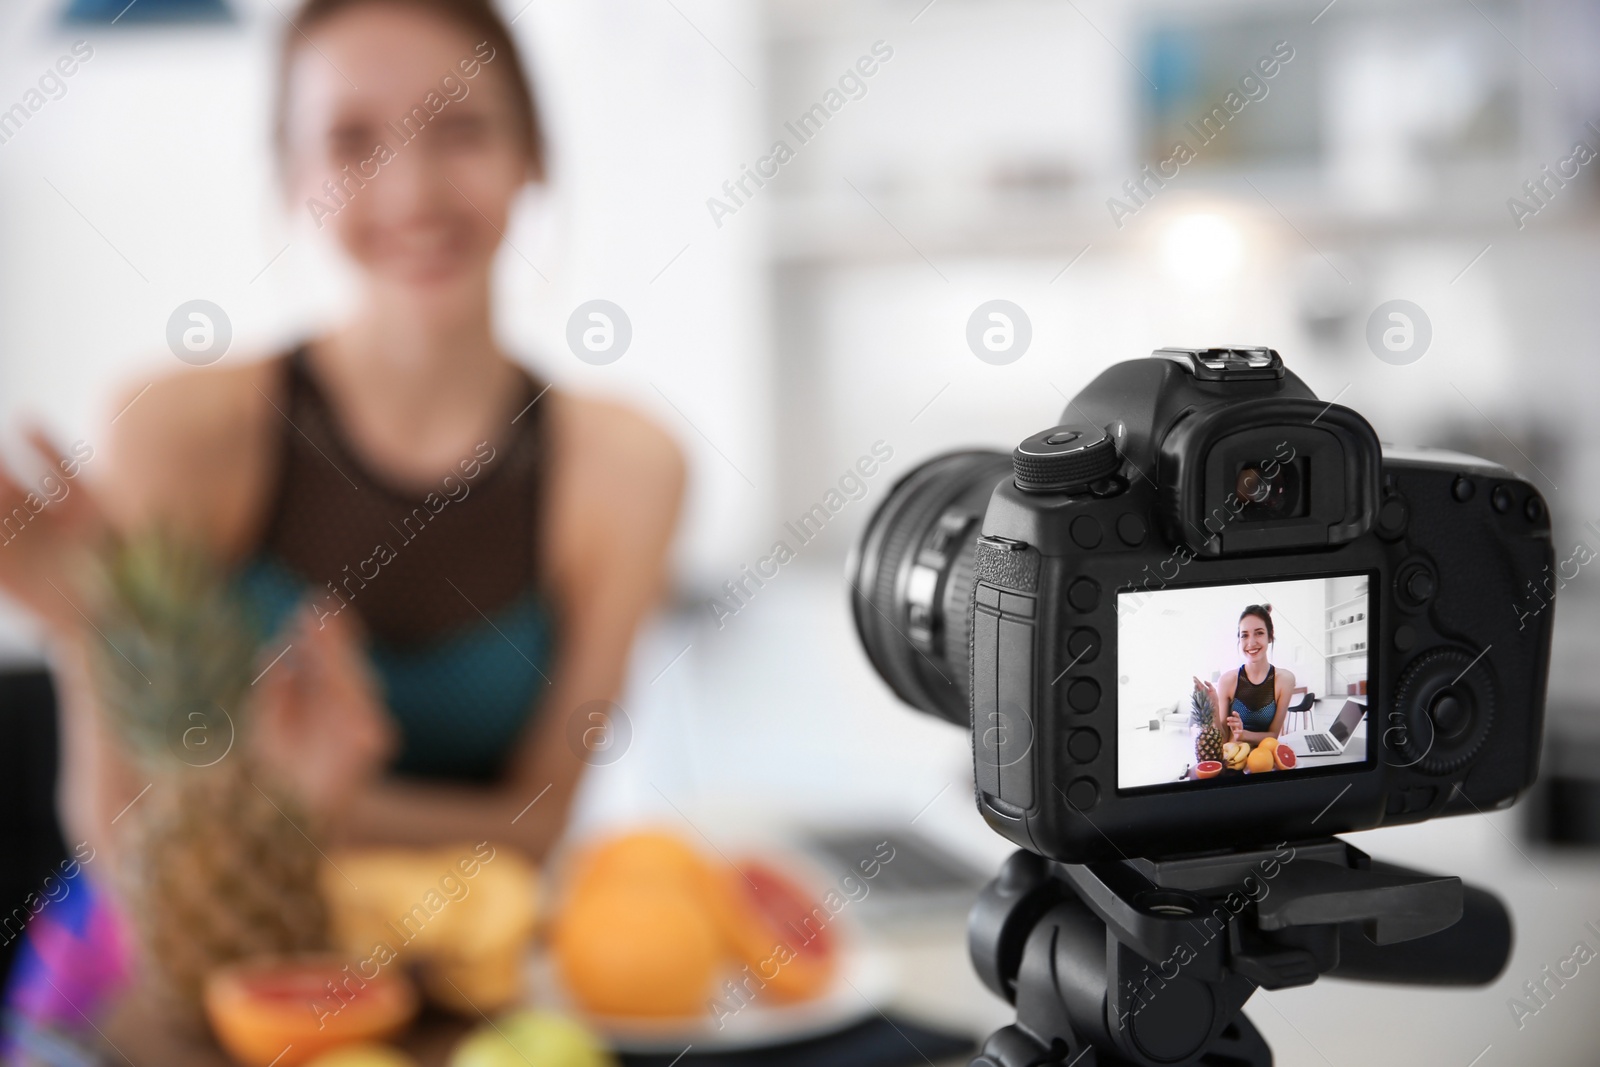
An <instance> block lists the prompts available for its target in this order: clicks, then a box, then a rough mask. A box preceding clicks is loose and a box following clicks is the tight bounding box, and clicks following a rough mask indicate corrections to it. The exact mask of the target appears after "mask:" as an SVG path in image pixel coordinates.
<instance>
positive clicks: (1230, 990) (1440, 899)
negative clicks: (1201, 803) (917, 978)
mask: <svg viewBox="0 0 1600 1067" xmlns="http://www.w3.org/2000/svg"><path fill="white" fill-rule="evenodd" d="M968 942H969V947H970V949H971V952H972V959H973V962H974V964H975V965H976V967H977V969H978V974H979V976H980V977H981V978H982V979H983V981H984V983H985V984H986V985H988V986H989V988H990V989H993V990H994V991H995V992H996V993H998V994H1000V995H1001V996H1003V997H1005V998H1006V999H1007V1000H1009V1001H1010V1002H1011V1003H1013V1004H1015V1005H1016V1008H1017V1021H1016V1023H1015V1024H1014V1025H1012V1026H1008V1027H1005V1028H1004V1029H1002V1030H998V1031H996V1032H995V1033H993V1034H991V1035H990V1036H989V1039H988V1040H987V1041H986V1042H984V1045H983V1050H982V1052H981V1053H980V1055H979V1056H978V1058H977V1059H975V1060H973V1061H972V1067H1040V1065H1046V1064H1060V1065H1066V1064H1072V1065H1074V1067H1128V1065H1139V1067H1156V1065H1160V1067H1177V1065H1185V1064H1189V1065H1204V1067H1271V1064H1272V1050H1271V1049H1269V1048H1268V1047H1267V1044H1266V1042H1265V1041H1264V1040H1263V1039H1262V1037H1261V1035H1260V1034H1259V1033H1258V1032H1257V1031H1256V1029H1255V1027H1254V1026H1252V1025H1250V1021H1249V1020H1248V1019H1247V1018H1245V1016H1244V1015H1243V1014H1242V1013H1241V1011H1240V1009H1242V1008H1243V1007H1244V1003H1245V1001H1247V1000H1249V999H1250V995H1251V994H1252V993H1254V992H1255V991H1256V989H1257V988H1258V987H1261V988H1265V989H1283V988H1287V987H1289V986H1297V985H1307V984H1309V983H1311V982H1314V981H1316V979H1317V977H1318V976H1319V975H1322V974H1331V975H1334V976H1335V977H1339V978H1354V979H1361V980H1366V981H1379V982H1397V983H1409V984H1416V985H1479V984H1484V983H1487V982H1490V981H1493V980H1494V978H1495V977H1496V976H1497V975H1498V974H1499V973H1500V971H1501V970H1502V969H1503V968H1504V967H1505V964H1506V960H1507V959H1508V957H1509V956H1510V954H1511V918H1510V915H1509V914H1508V913H1507V911H1506V909H1505V906H1504V905H1503V904H1501V903H1500V901H1499V900H1498V899H1497V898H1496V897H1495V896H1493V895H1492V894H1490V893H1489V892H1487V891H1485V890H1482V889H1478V888H1475V887H1469V886H1464V885H1463V884H1462V882H1461V879H1459V878H1455V877H1448V876H1436V875H1428V874H1421V873H1419V872H1416V871H1411V870H1407V869H1405V868H1403V867H1395V866H1391V865H1388V864H1384V863H1378V862H1374V861H1373V860H1372V859H1370V858H1369V857H1368V856H1367V855H1366V853H1364V852H1362V851H1360V850H1359V849H1357V848H1355V847H1353V846H1351V845H1349V844H1346V843H1345V842H1344V841H1341V840H1338V839H1337V838H1323V839H1320V840H1316V841H1310V842H1297V843H1294V844H1292V845H1289V844H1285V845H1282V846H1279V848H1277V849H1276V850H1257V851H1237V852H1225V853H1219V854H1211V855H1203V856H1189V857H1184V858H1180V859H1173V860H1142V859H1140V860H1128V861H1119V862H1108V863H1093V864H1088V865H1077V864H1063V863H1054V862H1052V861H1050V860H1046V859H1043V858H1042V857H1040V856H1037V855H1035V854H1033V853H1031V852H1018V853H1016V854H1015V855H1013V856H1012V857H1011V858H1010V859H1009V860H1007V861H1006V863H1005V866H1004V867H1002V868H1001V872H1000V876H999V877H998V878H996V879H995V880H994V881H992V882H990V883H989V885H988V886H987V887H986V888H985V889H984V891H983V893H982V895H981V896H980V897H979V898H978V902H977V904H975V905H974V906H973V909H972V915H971V919H970V920H969V925H968ZM1396 945H1398V946H1399V947H1398V948H1396V947H1394V946H1396Z"/></svg>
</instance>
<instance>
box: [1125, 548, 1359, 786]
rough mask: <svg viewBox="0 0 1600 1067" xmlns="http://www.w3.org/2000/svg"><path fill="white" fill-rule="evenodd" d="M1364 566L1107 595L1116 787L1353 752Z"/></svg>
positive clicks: (1310, 762)
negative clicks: (1111, 607) (1112, 605)
mask: <svg viewBox="0 0 1600 1067" xmlns="http://www.w3.org/2000/svg"><path fill="white" fill-rule="evenodd" d="M1372 581H1373V576H1372V575H1369V574H1350V575H1340V576H1337V577H1331V578H1302V579H1295V580H1292V581H1278V582H1245V583H1240V584H1230V585H1210V586H1190V587H1185V588H1181V589H1159V590H1154V591H1151V590H1135V591H1132V592H1123V593H1119V594H1118V596H1117V787H1118V788H1119V789H1147V788H1150V787H1153V786H1163V785H1170V784H1173V783H1178V782H1204V781H1213V780H1214V781H1218V782H1226V781H1234V782H1239V781H1245V780H1246V776H1251V777H1254V776H1256V775H1261V774H1268V773H1272V774H1292V773H1295V772H1297V771H1304V770H1314V769H1319V768H1327V767H1337V766H1341V765H1350V764H1363V763H1365V762H1366V761H1367V758H1368V757H1367V714H1366V713H1367V677H1368V675H1367V652H1368V649H1369V647H1370V646H1371V643H1372V633H1373V630H1372V612H1371V609H1370V606H1369V603H1368V599H1369V596H1370V594H1369V590H1370V588H1371V585H1372Z"/></svg>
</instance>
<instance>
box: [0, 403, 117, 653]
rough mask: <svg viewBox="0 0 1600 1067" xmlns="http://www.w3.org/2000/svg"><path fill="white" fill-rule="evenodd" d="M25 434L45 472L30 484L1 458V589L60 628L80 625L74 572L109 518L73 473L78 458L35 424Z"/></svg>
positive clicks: (43, 620) (53, 628) (77, 468)
mask: <svg viewBox="0 0 1600 1067" xmlns="http://www.w3.org/2000/svg"><path fill="white" fill-rule="evenodd" d="M26 436H27V439H28V444H29V445H31V446H32V448H33V451H34V452H35V454H37V456H38V457H39V459H40V460H42V461H43V464H44V466H45V467H46V468H47V471H46V473H45V474H42V475H40V476H39V483H38V485H37V487H33V488H30V487H29V485H28V484H27V482H26V480H25V479H24V478H23V477H21V476H20V473H19V472H17V471H13V470H8V469H6V467H4V466H3V465H0V522H3V525H0V592H4V593H5V594H6V595H7V596H10V597H11V598H12V599H13V600H15V601H17V602H18V603H19V604H21V605H22V606H23V607H25V608H26V609H27V610H28V611H29V612H31V613H32V614H33V615H34V617H35V618H37V619H38V620H39V621H40V622H41V623H43V624H44V625H45V627H46V628H47V629H49V630H50V631H52V632H53V633H57V634H59V633H63V632H67V631H71V630H76V629H77V628H78V627H80V626H82V624H83V619H82V617H81V616H80V615H79V614H78V611H77V608H76V607H75V606H74V600H73V595H74V576H75V574H76V573H77V568H78V565H79V561H80V560H81V559H82V557H84V556H85V555H86V554H87V553H88V552H89V551H90V550H91V549H93V548H94V547H95V546H96V545H97V544H98V543H99V542H100V541H101V540H102V539H103V538H104V537H105V536H106V535H107V533H108V532H109V531H110V524H109V523H108V522H107V520H106V516H105V512H104V511H103V510H102V508H101V506H100V502H99V501H97V500H96V499H95V498H94V496H93V495H92V494H91V493H90V492H89V487H88V486H87V485H85V484H84V483H83V482H82V481H81V480H78V474H79V472H80V470H81V467H82V460H81V459H71V458H68V457H67V456H65V455H63V454H62V453H61V451H60V449H58V448H56V447H55V445H54V444H53V443H52V442H51V441H50V439H49V438H48V437H46V436H45V434H44V431H42V430H40V429H37V428H34V429H30V430H29V431H28V432H27V435H26ZM24 516H26V518H23V517H24Z"/></svg>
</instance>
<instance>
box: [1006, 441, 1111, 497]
mask: <svg viewBox="0 0 1600 1067" xmlns="http://www.w3.org/2000/svg"><path fill="white" fill-rule="evenodd" d="M1011 465H1012V469H1013V470H1014V471H1015V473H1016V482H1017V488H1018V489H1021V490H1022V491H1023V492H1025V493H1064V492H1068V491H1070V490H1073V489H1082V488H1085V487H1087V486H1089V485H1090V484H1092V483H1094V482H1097V481H1099V480H1100V479H1102V478H1105V477H1108V476H1110V475H1112V474H1115V473H1116V472H1117V471H1118V469H1120V468H1121V466H1122V457H1121V456H1119V455H1118V454H1117V443H1116V442H1115V441H1114V440H1112V439H1111V436H1110V435H1109V434H1107V433H1106V432H1105V431H1104V430H1102V429H1101V428H1100V427H1098V426H1079V425H1066V426H1057V427H1054V428H1053V429H1049V430H1044V431H1042V432H1040V433H1036V434H1034V435H1033V436H1032V437H1030V438H1028V439H1027V440H1026V441H1024V442H1022V443H1021V444H1020V445H1018V446H1017V447H1016V451H1014V452H1012V453H1011Z"/></svg>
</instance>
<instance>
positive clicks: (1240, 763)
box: [1222, 741, 1250, 771]
mask: <svg viewBox="0 0 1600 1067" xmlns="http://www.w3.org/2000/svg"><path fill="white" fill-rule="evenodd" d="M1249 756H1250V742H1248V741H1229V742H1228V743H1227V744H1225V745H1223V746H1222V762H1223V763H1225V764H1227V766H1228V768H1229V769H1230V770H1235V771H1239V770H1243V769H1244V762H1245V760H1246V759H1247V758H1249Z"/></svg>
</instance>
